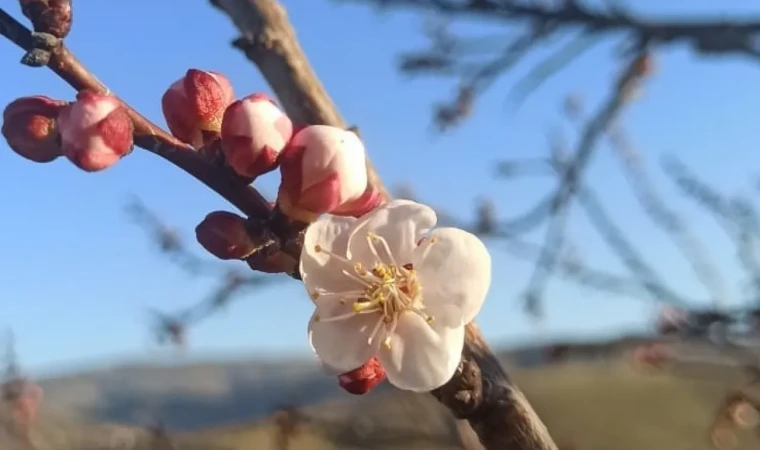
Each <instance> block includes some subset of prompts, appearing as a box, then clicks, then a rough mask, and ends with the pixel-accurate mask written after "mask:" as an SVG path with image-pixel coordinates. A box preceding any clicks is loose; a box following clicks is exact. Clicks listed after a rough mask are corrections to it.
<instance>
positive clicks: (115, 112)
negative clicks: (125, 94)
mask: <svg viewBox="0 0 760 450" xmlns="http://www.w3.org/2000/svg"><path fill="white" fill-rule="evenodd" d="M58 128H59V129H60V133H61V149H62V151H63V154H64V155H65V156H66V157H67V158H68V159H69V160H70V161H71V162H73V163H74V165H76V166H77V167H79V168H80V169H82V170H85V171H87V172H95V171H99V170H103V169H107V168H108V167H111V166H112V165H114V164H116V162H118V161H119V160H120V159H121V158H122V157H124V156H125V155H127V154H128V153H129V152H130V151H131V150H132V145H133V140H132V139H133V138H132V133H133V132H134V127H133V126H132V120H131V119H130V118H129V116H128V115H127V111H126V110H125V109H124V107H123V106H122V104H121V102H120V101H119V100H118V99H117V98H115V97H113V96H111V95H106V94H100V93H97V92H95V91H91V90H84V91H81V92H79V93H78V94H77V99H76V101H75V102H74V103H70V104H69V105H68V106H66V107H65V108H64V109H63V110H62V111H61V113H60V114H59V115H58Z"/></svg>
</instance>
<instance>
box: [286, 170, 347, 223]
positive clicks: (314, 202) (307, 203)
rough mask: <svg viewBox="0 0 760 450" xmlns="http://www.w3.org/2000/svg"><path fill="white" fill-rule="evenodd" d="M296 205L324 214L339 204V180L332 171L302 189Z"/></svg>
mask: <svg viewBox="0 0 760 450" xmlns="http://www.w3.org/2000/svg"><path fill="white" fill-rule="evenodd" d="M295 204H296V206H297V207H299V208H302V209H306V210H308V211H311V212H313V213H315V214H326V213H329V212H332V211H333V210H335V209H336V208H337V207H338V206H340V180H339V179H338V174H336V173H333V174H331V175H330V176H328V177H327V178H325V179H323V180H322V181H320V182H319V183H317V184H313V185H311V186H309V187H308V188H306V189H305V190H303V191H302V192H301V194H300V195H299V196H298V198H297V200H296V201H295Z"/></svg>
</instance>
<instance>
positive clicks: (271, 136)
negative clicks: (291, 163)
mask: <svg viewBox="0 0 760 450" xmlns="http://www.w3.org/2000/svg"><path fill="white" fill-rule="evenodd" d="M254 97H255V95H254V96H249V97H246V98H244V99H243V100H239V101H236V102H234V103H232V104H231V105H230V106H229V107H228V108H227V110H226V112H225V113H224V118H223V120H222V128H221V135H222V136H221V137H222V149H223V151H224V155H225V159H226V161H227V163H228V165H230V166H231V167H232V168H233V169H235V171H236V172H237V173H238V174H240V175H244V176H248V177H257V176H259V175H261V174H263V173H266V172H269V171H271V170H273V169H274V168H275V167H276V165H277V159H278V156H279V154H280V152H281V151H282V150H283V148H284V147H285V145H286V144H287V142H288V140H289V139H290V135H291V133H292V124H291V122H290V119H289V118H288V117H287V116H286V115H285V114H283V113H282V111H280V110H279V109H278V108H277V107H276V106H274V105H273V104H272V103H271V102H270V101H264V100H261V99H257V100H255V101H254V100H251V98H254Z"/></svg>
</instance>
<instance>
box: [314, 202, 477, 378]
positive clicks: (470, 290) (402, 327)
mask: <svg viewBox="0 0 760 450" xmlns="http://www.w3.org/2000/svg"><path fill="white" fill-rule="evenodd" d="M436 220H437V219H436V215H435V212H434V211H433V210H432V209H431V208H429V207H428V206H425V205H422V204H419V203H415V202H412V201H408V200H396V201H393V202H390V203H388V204H386V205H384V206H381V207H380V208H378V209H376V210H374V211H372V212H370V213H369V214H367V215H365V216H363V217H361V218H360V219H355V218H351V217H338V216H329V215H328V216H322V217H321V218H320V219H318V220H317V221H316V222H314V223H312V224H311V225H310V226H309V228H308V229H307V230H306V235H305V237H304V245H303V251H302V253H301V265H300V271H301V276H302V278H303V281H304V284H305V285H306V289H307V291H308V292H309V295H310V296H311V298H312V300H314V303H315V305H316V311H315V312H314V315H313V316H312V318H311V320H310V322H309V339H310V342H311V346H312V348H313V349H314V351H315V353H316V354H317V356H318V357H319V358H320V359H321V360H322V362H323V363H324V365H325V366H327V367H329V368H332V369H334V370H335V371H337V372H346V371H349V370H353V369H355V368H357V367H359V366H361V365H362V364H364V363H365V362H366V361H367V360H368V359H369V358H371V357H372V356H377V357H378V359H379V360H380V363H381V364H382V366H383V368H384V369H385V371H386V375H387V376H388V381H390V382H391V383H392V384H393V385H395V386H396V387H398V388H400V389H406V390H410V391H416V392H427V391H430V390H433V389H436V388H438V387H440V386H442V385H443V384H445V383H446V382H448V381H449V380H450V379H451V377H452V376H453V375H454V372H455V371H456V369H457V366H458V365H459V362H460V361H461V356H462V348H463V346H464V325H465V324H467V323H468V322H470V321H471V320H472V319H473V318H474V317H475V315H477V313H478V312H479V311H480V307H481V306H482V304H483V301H484V299H485V296H486V292H487V291H488V288H489V285H490V284H491V257H490V255H489V254H488V250H486V247H485V246H484V245H483V243H482V242H481V241H480V239H478V238H477V237H476V236H474V235H472V234H470V233H468V232H466V231H463V230H460V229H457V228H439V229H436V230H433V231H431V229H432V228H433V226H434V225H435V223H436Z"/></svg>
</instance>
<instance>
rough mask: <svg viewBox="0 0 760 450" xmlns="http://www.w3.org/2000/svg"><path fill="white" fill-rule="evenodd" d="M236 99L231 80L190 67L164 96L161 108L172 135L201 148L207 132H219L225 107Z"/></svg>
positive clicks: (216, 73) (215, 73)
mask: <svg viewBox="0 0 760 450" xmlns="http://www.w3.org/2000/svg"><path fill="white" fill-rule="evenodd" d="M234 100H235V92H234V90H233V89H232V84H230V81H229V80H228V79H227V77H225V76H224V75H222V74H221V73H219V72H206V71H203V70H197V69H190V70H188V71H187V73H186V74H185V76H184V77H182V78H180V79H179V80H177V81H175V82H174V83H173V84H172V85H171V86H170V87H169V89H168V90H167V91H166V92H165V93H164V96H163V97H162V98H161V109H162V110H163V113H164V118H166V124H167V125H168V126H169V130H171V132H172V134H173V135H174V136H175V137H176V138H177V139H179V140H181V141H183V142H187V143H188V144H191V145H192V146H193V147H194V148H196V149H197V148H200V147H202V146H203V143H204V134H206V135H214V134H216V135H218V134H219V133H220V131H221V129H222V117H223V115H224V110H225V109H227V106H229V104H230V103H232V102H233V101H234Z"/></svg>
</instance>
